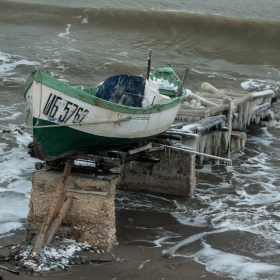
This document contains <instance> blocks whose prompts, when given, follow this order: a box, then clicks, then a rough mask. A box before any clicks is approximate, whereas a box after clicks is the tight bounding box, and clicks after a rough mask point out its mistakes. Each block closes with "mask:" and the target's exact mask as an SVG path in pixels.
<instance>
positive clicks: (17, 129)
mask: <svg viewBox="0 0 280 280" xmlns="http://www.w3.org/2000/svg"><path fill="white" fill-rule="evenodd" d="M28 115H29V112H28ZM131 119H132V117H130V116H128V117H125V118H121V119H118V120H115V121H104V122H89V123H82V124H80V123H73V124H54V125H42V126H37V125H34V126H27V125H26V122H25V123H23V124H21V125H18V126H16V127H15V128H13V129H4V130H3V131H2V132H1V133H4V132H7V133H10V132H13V131H18V132H19V133H20V134H23V132H24V131H27V130H28V129H38V128H53V127H62V126H66V127H69V126H82V125H89V124H102V123H117V124H119V125H120V123H122V122H125V121H130V120H131Z"/></svg>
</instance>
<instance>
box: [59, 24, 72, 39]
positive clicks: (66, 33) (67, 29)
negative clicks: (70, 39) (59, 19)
mask: <svg viewBox="0 0 280 280" xmlns="http://www.w3.org/2000/svg"><path fill="white" fill-rule="evenodd" d="M70 27H71V24H67V27H66V31H65V33H59V34H58V37H66V35H68V34H70Z"/></svg>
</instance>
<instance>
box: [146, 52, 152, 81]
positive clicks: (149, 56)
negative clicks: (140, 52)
mask: <svg viewBox="0 0 280 280" xmlns="http://www.w3.org/2000/svg"><path fill="white" fill-rule="evenodd" d="M152 52H153V50H152V49H150V50H149V54H148V67H147V80H149V78H150V70H151V58H152Z"/></svg>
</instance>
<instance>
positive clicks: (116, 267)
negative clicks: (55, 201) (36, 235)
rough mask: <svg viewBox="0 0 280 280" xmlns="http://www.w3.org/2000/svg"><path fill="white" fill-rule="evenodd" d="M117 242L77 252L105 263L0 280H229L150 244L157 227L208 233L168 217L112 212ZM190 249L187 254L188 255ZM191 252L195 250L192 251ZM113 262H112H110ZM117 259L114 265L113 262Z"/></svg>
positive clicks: (14, 240)
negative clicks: (102, 248) (93, 250)
mask: <svg viewBox="0 0 280 280" xmlns="http://www.w3.org/2000/svg"><path fill="white" fill-rule="evenodd" d="M116 220H117V225H116V226H117V239H118V243H119V244H118V245H116V246H115V247H114V248H113V249H112V250H111V251H109V252H104V253H103V254H97V253H88V252H86V251H81V252H79V255H83V256H89V257H90V258H91V259H98V258H100V259H102V260H106V261H108V262H101V263H100V264H93V265H80V266H76V267H72V268H70V269H69V270H68V271H63V270H57V271H51V272H44V273H43V274H42V275H36V274H34V275H33V276H29V275H27V274H26V273H24V272H20V275H15V274H12V273H10V272H6V271H4V270H0V274H1V275H2V276H3V278H4V279H11V280H14V279H21V280H25V279H32V278H34V277H35V278H37V277H41V278H44V279H54V278H59V279H62V280H74V279H75V280H76V279H110V280H112V279H115V280H117V279H118V280H119V279H125V280H127V279H139V280H140V279H160V280H162V279H177V280H179V279H189V280H193V279H232V278H228V277H220V276H217V275H215V274H213V273H209V272H207V271H206V268H205V267H204V266H203V265H201V264H198V263H196V262H195V261H194V260H193V259H192V258H183V257H175V258H166V257H164V256H163V255H162V250H163V249H164V248H166V247H167V245H165V246H163V247H154V246H155V244H154V243H153V242H152V241H154V240H156V239H158V238H159V237H161V236H160V235H161V233H159V232H158V230H157V229H158V228H159V227H161V228H164V230H167V231H172V232H175V233H177V234H179V235H180V234H183V233H184V236H185V235H186V233H187V235H190V236H191V235H193V234H197V233H199V232H202V231H206V230H210V229H205V228H197V227H190V226H183V225H181V224H179V223H178V222H177V221H176V220H175V219H174V218H173V217H172V216H171V215H169V214H166V213H158V212H147V211H145V212H142V211H131V210H119V211H117V212H116ZM23 235H24V231H17V232H16V233H15V234H14V235H13V236H11V237H5V238H2V239H0V245H2V246H3V245H7V244H21V243H22V240H23ZM191 250H192V249H191V248H190V252H191ZM194 250H195V249H194ZM8 253H9V250H8V249H5V248H3V249H0V254H1V255H7V254H8ZM113 260H114V261H113ZM115 260H117V262H116V261H115ZM0 265H3V266H5V267H8V268H10V269H15V267H14V266H13V265H11V264H9V263H6V262H3V263H0Z"/></svg>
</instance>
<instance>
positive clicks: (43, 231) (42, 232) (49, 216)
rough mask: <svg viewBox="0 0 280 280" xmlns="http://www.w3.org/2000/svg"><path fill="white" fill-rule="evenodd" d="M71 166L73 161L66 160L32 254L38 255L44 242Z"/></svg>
mask: <svg viewBox="0 0 280 280" xmlns="http://www.w3.org/2000/svg"><path fill="white" fill-rule="evenodd" d="M73 164H74V160H73V159H68V160H67V163H66V165H65V167H64V170H63V173H62V175H61V177H60V180H59V183H58V185H57V188H56V191H55V193H54V196H53V198H52V201H51V204H50V207H49V210H48V213H47V216H46V219H45V221H44V223H43V225H42V227H41V229H40V232H39V234H38V235H37V237H36V241H35V245H34V247H33V249H32V254H39V253H40V251H41V248H42V246H43V244H44V241H45V236H46V233H47V230H48V228H49V226H50V223H51V221H52V219H53V216H54V213H55V210H56V208H57V203H58V202H59V200H60V197H61V195H62V193H63V191H64V187H65V184H66V181H67V178H68V176H69V174H70V172H71V168H72V166H73Z"/></svg>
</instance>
